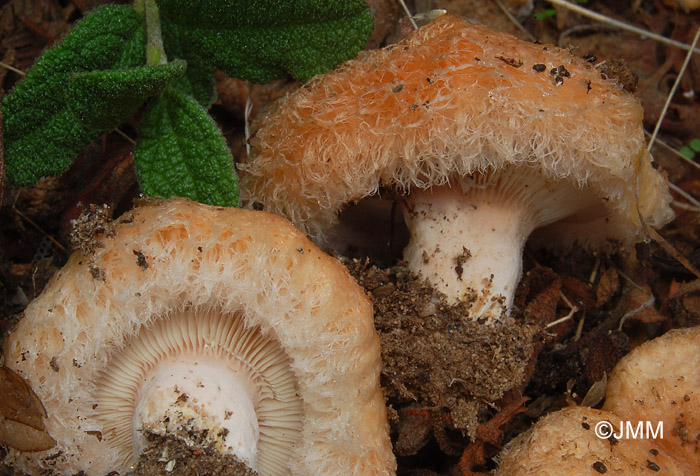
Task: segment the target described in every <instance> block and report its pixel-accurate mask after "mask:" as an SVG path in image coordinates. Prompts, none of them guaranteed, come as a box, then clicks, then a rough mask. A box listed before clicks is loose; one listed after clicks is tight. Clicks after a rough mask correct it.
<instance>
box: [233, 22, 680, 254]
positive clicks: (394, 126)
mask: <svg viewBox="0 0 700 476" xmlns="http://www.w3.org/2000/svg"><path fill="white" fill-rule="evenodd" d="M560 67H562V68H563V69H562V68H560ZM557 68H559V69H557ZM552 70H554V71H555V72H554V73H552ZM557 71H558V72H557ZM558 83H561V84H559V85H558ZM260 124H261V127H260V129H259V130H258V131H257V133H256V134H255V136H254V137H253V138H252V141H251V144H252V146H253V150H254V153H253V155H252V157H251V160H250V162H249V163H248V164H245V165H244V169H245V171H246V172H247V173H246V174H244V175H243V177H242V196H243V197H244V198H245V199H247V200H248V201H249V202H262V203H263V204H264V206H265V209H266V210H268V211H272V212H275V213H278V214H281V215H283V216H286V217H288V218H289V219H290V220H291V221H292V222H293V223H295V224H296V225H297V226H299V227H301V228H302V229H303V230H304V231H306V232H307V233H309V234H310V235H311V236H312V237H314V238H316V239H319V241H322V239H323V237H324V233H325V232H327V230H328V229H329V228H330V227H331V226H332V225H333V224H335V223H336V221H337V215H338V213H339V212H340V210H341V209H342V207H343V206H344V205H345V204H346V203H348V202H352V201H357V200H359V199H361V198H363V197H365V196H368V195H373V194H376V193H377V192H378V191H379V189H380V188H381V187H387V188H397V189H399V190H401V191H408V192H410V190H411V189H412V188H414V187H417V188H422V189H425V188H429V187H431V186H435V185H442V184H445V183H447V182H448V181H452V180H454V176H455V175H460V174H461V175H468V174H473V173H476V172H485V171H489V170H498V169H502V168H507V167H511V166H525V167H533V168H536V169H537V170H538V171H539V172H540V173H542V174H543V175H544V176H545V177H547V178H552V179H554V178H557V179H565V180H569V181H570V182H571V183H572V184H573V185H574V186H578V187H583V186H585V187H588V188H589V189H590V190H591V191H592V192H593V193H595V194H596V196H598V197H599V198H600V199H601V201H603V202H604V203H603V204H601V205H600V209H601V210H595V211H594V212H590V211H584V212H581V213H579V214H578V215H577V216H575V217H570V218H568V219H567V220H566V221H567V223H566V226H561V225H559V224H553V225H550V226H549V227H548V230H547V231H546V232H543V234H545V233H546V235H547V236H548V237H549V238H551V237H552V236H553V235H554V234H557V235H560V239H561V240H562V241H564V242H573V241H579V242H580V243H581V244H582V245H591V246H603V247H604V246H607V245H608V244H609V243H610V240H614V241H616V242H618V243H620V244H623V245H625V244H629V243H633V242H636V241H638V240H639V239H640V238H641V236H640V234H641V231H640V226H639V215H638V213H637V201H636V199H635V184H637V183H638V184H639V197H640V203H639V211H640V212H641V215H642V216H643V217H644V219H645V220H646V221H647V223H648V224H649V225H651V226H661V225H663V224H665V223H667V222H668V221H669V220H670V219H671V218H672V212H671V210H670V208H669V207H668V204H669V203H670V195H669V193H668V190H667V186H666V182H665V179H664V178H663V177H662V175H661V174H660V173H658V172H657V171H656V170H654V169H653V167H652V166H651V157H650V156H649V155H648V154H647V152H646V150H645V147H644V146H645V143H644V132H643V128H642V108H641V106H640V104H639V101H638V100H637V99H635V98H634V97H633V96H631V95H630V94H628V93H627V92H625V91H623V90H622V88H621V87H618V85H616V84H615V83H614V82H613V81H611V80H605V79H602V78H601V75H600V74H599V72H598V71H597V70H596V69H595V68H594V67H593V66H592V65H590V64H589V63H587V62H585V61H583V60H581V59H578V58H576V57H574V56H572V55H571V54H570V53H569V52H568V51H567V50H563V49H560V48H557V47H554V46H551V45H541V44H540V45H537V44H533V43H526V42H523V41H520V40H517V39H516V38H514V37H512V36H509V35H506V34H504V33H500V32H497V31H494V30H491V29H489V28H487V27H485V26H483V25H479V24H476V23H472V22H469V21H466V20H460V19H458V18H456V17H453V16H450V15H444V16H442V17H440V18H438V19H437V20H435V21H433V22H432V23H430V24H428V25H427V26H425V27H423V28H421V29H419V30H417V31H415V32H413V33H412V34H411V35H409V36H407V37H406V38H404V39H403V40H401V41H400V42H399V43H398V44H396V45H393V46H392V47H389V48H387V49H382V50H374V51H369V52H367V53H365V54H364V56H362V57H360V58H359V59H356V60H351V61H349V62H347V63H345V64H344V65H343V66H341V67H340V69H339V70H337V71H335V72H332V73H329V74H326V75H323V76H319V77H317V78H316V79H315V80H313V81H311V82H310V83H309V84H307V85H305V86H304V87H302V88H301V89H299V90H297V91H295V92H294V93H292V94H289V95H288V96H286V97H284V98H283V99H282V100H280V101H279V102H278V103H277V105H276V108H275V109H274V110H272V111H270V112H269V113H268V114H267V115H265V116H264V117H263V119H262V120H261V123H260Z"/></svg>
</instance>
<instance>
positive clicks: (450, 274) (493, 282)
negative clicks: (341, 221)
mask: <svg viewBox="0 0 700 476" xmlns="http://www.w3.org/2000/svg"><path fill="white" fill-rule="evenodd" d="M471 195H472V194H470V195H469V196H467V195H464V194H463V192H462V190H461V189H460V188H458V187H456V188H450V187H449V186H444V187H438V188H433V189H431V190H416V191H413V192H411V194H410V195H409V197H408V198H407V199H406V201H405V206H404V209H403V212H404V217H405V220H406V224H407V225H408V228H409V230H410V231H411V241H410V243H409V245H408V246H407V247H406V249H405V250H404V259H405V260H406V261H407V262H408V266H409V268H411V270H413V271H414V272H417V273H419V274H421V275H422V276H423V277H424V278H425V279H427V280H428V281H429V282H430V283H431V284H432V285H433V286H434V287H435V288H436V289H437V290H439V291H440V292H442V293H444V294H445V295H446V296H447V298H448V301H450V302H452V303H457V302H460V301H464V302H471V308H470V309H471V310H470V317H471V318H472V319H475V320H476V319H486V321H487V322H489V323H492V322H495V321H497V320H499V319H500V318H501V317H502V316H504V315H505V314H506V313H507V312H508V309H510V307H511V305H512V301H513V294H514V291H515V287H516V286H517V284H518V280H519V279H520V271H521V266H522V264H521V261H522V259H521V256H522V251H523V246H524V244H525V240H526V239H527V233H528V231H529V230H526V229H525V228H526V227H524V226H523V221H524V218H525V216H526V211H525V209H524V207H519V206H513V204H512V203H504V202H503V201H502V200H492V198H491V197H488V196H486V197H478V196H476V197H474V196H471Z"/></svg>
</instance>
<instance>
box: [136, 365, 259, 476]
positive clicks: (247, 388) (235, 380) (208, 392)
mask: <svg viewBox="0 0 700 476" xmlns="http://www.w3.org/2000/svg"><path fill="white" fill-rule="evenodd" d="M236 367H239V368H236ZM257 391H258V389H257V388H256V385H254V384H253V382H252V381H251V378H250V376H249V375H248V374H247V372H246V371H245V370H244V369H242V368H240V366H236V365H235V364H233V363H232V362H230V361H226V360H224V359H221V358H216V357H214V356H204V357H203V356H202V355H198V356H197V355H177V356H175V357H173V358H169V359H165V360H163V361H161V362H159V363H158V364H157V366H156V367H155V368H153V369H152V370H151V371H150V372H149V374H148V375H147V376H146V377H145V378H144V381H143V382H142V383H141V387H140V392H139V395H138V397H137V399H136V405H135V406H136V408H135V410H134V419H133V427H132V430H133V436H134V446H135V448H134V454H140V453H141V452H142V451H143V450H144V449H145V448H146V446H147V441H146V439H145V436H144V430H147V431H150V432H152V433H156V434H160V435H166V434H177V435H179V436H181V437H183V436H184V439H185V441H187V440H188V439H189V438H187V435H183V432H186V430H189V429H191V430H194V431H197V432H198V433H200V435H199V436H201V432H202V430H205V429H206V431H207V436H208V437H210V438H213V439H214V441H216V444H217V446H218V447H219V450H220V451H222V452H224V453H228V454H232V455H234V456H236V457H237V458H238V459H239V460H241V461H242V462H243V463H245V464H246V465H247V466H249V467H251V468H252V469H254V470H257V469H258V467H257V458H256V455H257V451H258V438H259V436H260V429H259V426H258V419H257V416H256V411H255V407H256V403H257V402H256V400H257V398H256V393H257ZM187 442H188V443H190V444H195V443H197V442H195V441H187Z"/></svg>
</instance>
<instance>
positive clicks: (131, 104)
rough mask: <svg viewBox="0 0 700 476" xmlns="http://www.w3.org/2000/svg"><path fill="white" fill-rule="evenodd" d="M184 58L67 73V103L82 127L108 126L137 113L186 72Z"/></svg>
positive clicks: (113, 125) (111, 127)
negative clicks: (107, 69) (147, 64)
mask: <svg viewBox="0 0 700 476" xmlns="http://www.w3.org/2000/svg"><path fill="white" fill-rule="evenodd" d="M186 69H187V64H186V63H185V62H184V61H174V62H172V63H168V64H163V65H154V66H140V67H138V68H129V69H123V70H117V71H90V72H87V73H75V74H73V75H72V76H71V77H70V81H69V83H68V91H67V93H66V97H67V102H68V107H69V108H70V110H71V111H72V112H73V115H75V117H76V118H77V119H78V121H80V123H81V124H83V125H84V126H85V127H88V128H93V129H98V130H111V129H114V128H115V127H117V126H118V125H119V124H121V123H122V122H124V121H126V120H128V119H129V118H130V117H131V116H133V115H134V114H136V111H137V110H138V109H139V108H140V107H141V106H142V105H143V104H144V103H145V102H146V100H147V99H148V98H150V97H153V96H157V95H159V94H160V93H161V92H163V91H164V90H165V88H166V87H167V86H168V85H169V84H170V83H172V82H173V81H174V80H176V79H177V78H179V77H182V75H184V74H185V70H186Z"/></svg>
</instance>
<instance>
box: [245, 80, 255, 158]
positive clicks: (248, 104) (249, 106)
mask: <svg viewBox="0 0 700 476" xmlns="http://www.w3.org/2000/svg"><path fill="white" fill-rule="evenodd" d="M245 90H246V98H245V109H244V110H243V118H244V121H245V155H246V157H250V142H249V141H248V139H250V113H251V111H252V110H253V98H252V96H253V85H252V84H250V81H246V82H245Z"/></svg>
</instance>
